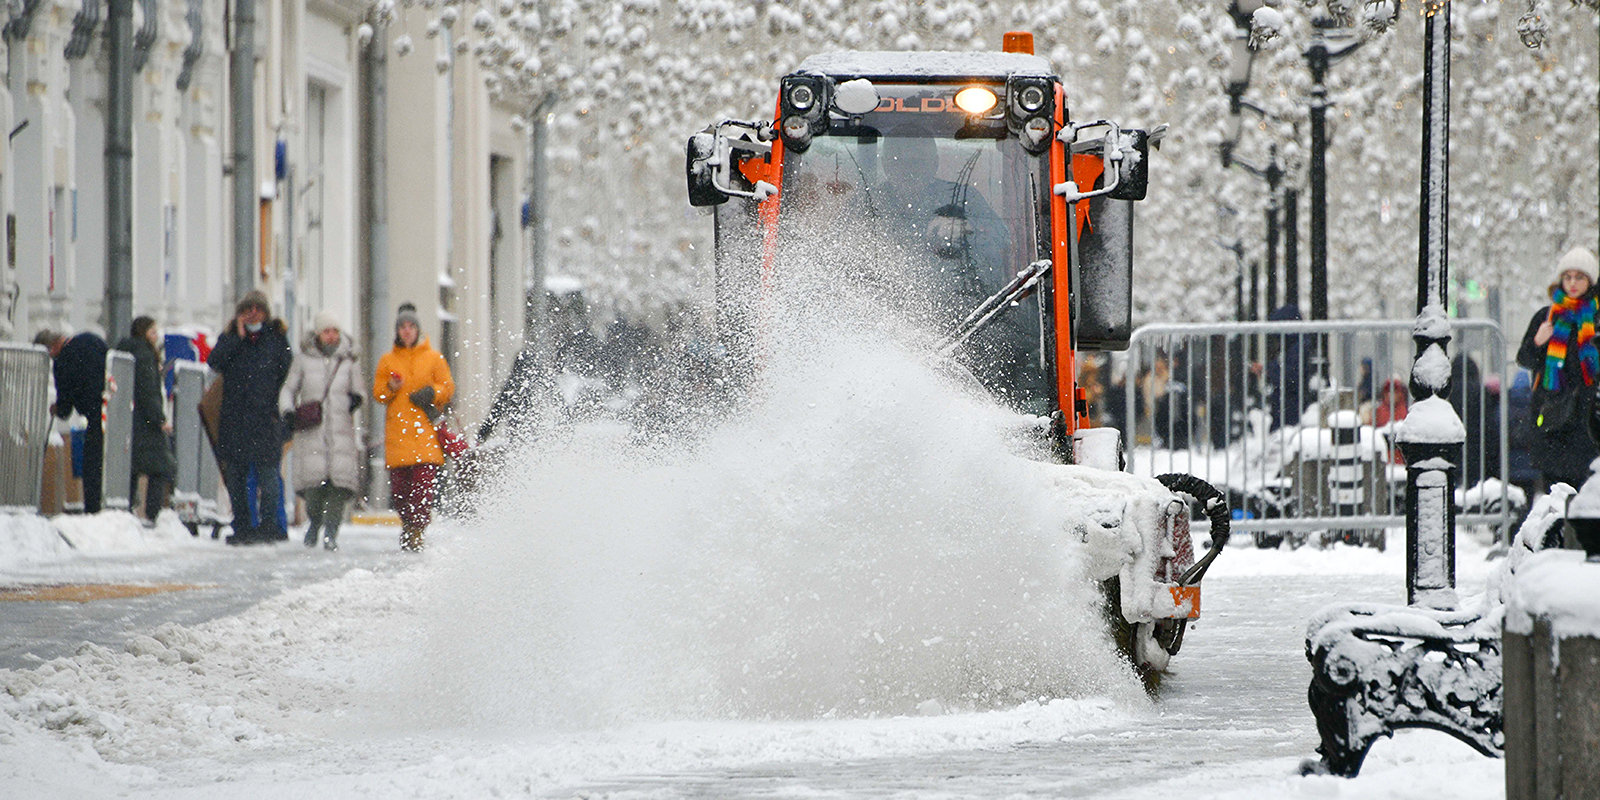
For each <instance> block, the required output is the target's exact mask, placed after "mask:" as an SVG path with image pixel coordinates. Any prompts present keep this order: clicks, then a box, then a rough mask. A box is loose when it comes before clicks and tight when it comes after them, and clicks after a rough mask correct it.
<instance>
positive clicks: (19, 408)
mask: <svg viewBox="0 0 1600 800" xmlns="http://www.w3.org/2000/svg"><path fill="white" fill-rule="evenodd" d="M0 386H4V387H5V391H3V392H0V464H5V465H6V468H5V469H3V470H0V511H11V512H19V513H30V514H31V513H34V512H36V511H37V510H38V508H39V492H40V488H41V485H42V481H43V480H44V451H45V445H46V444H47V442H48V437H49V435H50V352H49V351H48V350H45V349H44V348H43V347H40V346H38V345H31V344H13V343H9V342H0Z"/></svg>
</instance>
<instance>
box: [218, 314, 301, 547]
mask: <svg viewBox="0 0 1600 800" xmlns="http://www.w3.org/2000/svg"><path fill="white" fill-rule="evenodd" d="M235 311H236V313H237V316H236V317H235V318H234V319H233V321H231V322H229V323H228V328H227V330H225V331H223V333H222V335H221V336H219V337H217V346H216V347H215V348H213V349H212V350H211V357H210V358H209V359H207V362H206V363H207V364H208V365H209V366H210V367H211V369H213V370H215V371H216V372H218V373H219V374H221V375H222V409H221V415H220V420H219V424H218V425H217V461H218V462H220V465H221V467H222V477H223V481H224V483H226V484H227V487H228V502H229V504H230V505H232V506H233V535H232V536H230V537H228V544H255V543H260V542H272V541H282V540H286V539H288V538H289V535H288V532H287V531H285V530H283V526H282V525H281V524H280V523H279V522H278V514H277V509H278V508H279V507H280V506H282V505H283V483H282V481H281V480H280V479H279V474H278V463H279V462H280V461H281V460H282V459H283V442H284V439H285V436H284V433H285V429H284V423H283V420H282V418H281V417H279V416H278V390H279V389H281V388H283V381H284V379H285V378H287V377H288V375H289V365H290V364H291V363H292V362H293V361H294V353H293V351H292V350H290V349H289V337H288V330H287V328H286V327H285V326H284V324H283V321H282V320H279V319H273V318H271V317H272V309H271V306H269V305H268V303H267V296H266V295H264V294H262V293H261V292H259V291H251V292H250V293H249V294H246V295H245V296H244V297H243V299H241V300H240V301H239V305H238V306H237V308H236V309H235ZM252 471H254V472H255V482H254V483H255V485H254V487H253V488H254V491H251V489H252V487H251V485H250V484H251V481H250V477H251V472H252ZM252 500H254V501H256V502H255V503H254V505H253V506H252V502H251V501H252Z"/></svg>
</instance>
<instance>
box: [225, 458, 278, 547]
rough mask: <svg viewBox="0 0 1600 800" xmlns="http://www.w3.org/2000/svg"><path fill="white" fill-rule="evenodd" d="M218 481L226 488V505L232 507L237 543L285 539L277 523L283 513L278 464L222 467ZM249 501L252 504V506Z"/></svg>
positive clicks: (232, 464)
mask: <svg viewBox="0 0 1600 800" xmlns="http://www.w3.org/2000/svg"><path fill="white" fill-rule="evenodd" d="M252 468H254V470H255V473H256V474H255V482H254V483H255V492H254V494H253V496H252V492H251V491H250V488H251V485H250V484H251V480H250V470H251V469H252ZM222 480H223V482H224V483H225V484H227V487H228V504H229V505H231V506H233V535H234V538H235V539H237V540H238V541H241V542H250V541H262V542H267V541H273V540H279V539H285V538H288V534H287V533H286V532H285V531H284V530H283V524H282V523H280V522H279V521H278V516H279V514H280V513H281V511H282V509H283V484H282V482H280V481H279V479H278V462H276V461H263V462H260V463H256V464H250V463H229V464H224V465H223V466H222ZM252 500H254V501H256V502H254V503H252V502H251V501H252Z"/></svg>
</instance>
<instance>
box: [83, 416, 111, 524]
mask: <svg viewBox="0 0 1600 800" xmlns="http://www.w3.org/2000/svg"><path fill="white" fill-rule="evenodd" d="M88 420H89V425H88V427H87V428H85V429H84V431H83V511H84V513H86V514H98V513H99V512H100V496H101V491H100V485H101V477H102V475H103V474H104V472H105V459H106V432H105V429H104V428H101V427H100V413H99V411H98V410H96V412H95V413H93V414H90V415H89V416H88Z"/></svg>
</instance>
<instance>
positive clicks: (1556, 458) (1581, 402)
mask: <svg viewBox="0 0 1600 800" xmlns="http://www.w3.org/2000/svg"><path fill="white" fill-rule="evenodd" d="M1595 271H1596V262H1595V257H1594V254H1592V253H1590V252H1589V251H1588V250H1587V249H1585V248H1582V247H1575V248H1573V249H1572V250H1570V251H1568V252H1567V254H1566V255H1564V256H1562V257H1561V261H1560V263H1559V264H1557V267H1556V282H1555V283H1554V284H1552V285H1551V286H1550V301H1551V303H1550V306H1549V307H1548V308H1542V309H1540V310H1539V311H1538V312H1537V313H1535V314H1534V315H1533V319H1532V320H1530V321H1529V322H1528V331H1527V333H1525V334H1523V336H1522V346H1521V347H1519V348H1518V349H1517V363H1518V364H1520V365H1521V366H1523V367H1524V368H1526V369H1527V370H1528V371H1529V372H1532V373H1533V379H1534V383H1533V400H1532V404H1531V407H1530V413H1529V415H1528V416H1529V421H1530V423H1531V424H1532V426H1533V431H1532V436H1531V437H1530V443H1531V447H1530V450H1531V452H1530V455H1531V456H1532V460H1533V464H1534V466H1535V467H1537V468H1538V469H1539V472H1540V473H1541V474H1542V475H1543V476H1544V484H1545V487H1549V486H1550V485H1551V484H1554V483H1556V482H1558V481H1559V482H1562V483H1567V484H1570V485H1571V486H1572V487H1573V488H1577V487H1579V486H1582V485H1583V482H1584V481H1585V480H1587V479H1588V477H1589V474H1590V471H1589V462H1591V461H1593V460H1594V459H1595V456H1596V455H1597V454H1600V453H1597V451H1596V448H1595V442H1594V441H1593V439H1591V437H1590V436H1589V434H1588V432H1587V430H1588V428H1587V425H1586V423H1587V421H1588V418H1589V416H1590V414H1591V413H1592V412H1593V409H1594V394H1595V388H1594V386H1595V380H1596V378H1600V340H1597V339H1595V335H1594V334H1595V321H1596V318H1597V317H1600V300H1597V298H1596V291H1595Z"/></svg>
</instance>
